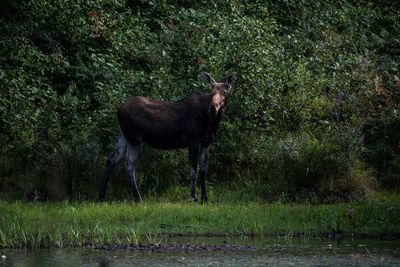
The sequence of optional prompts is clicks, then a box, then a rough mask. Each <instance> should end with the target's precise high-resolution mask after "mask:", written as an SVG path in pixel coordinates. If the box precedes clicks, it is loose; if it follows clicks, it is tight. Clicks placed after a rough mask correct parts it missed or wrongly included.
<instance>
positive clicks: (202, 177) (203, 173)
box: [199, 147, 208, 204]
mask: <svg viewBox="0 0 400 267" xmlns="http://www.w3.org/2000/svg"><path fill="white" fill-rule="evenodd" d="M207 160H208V147H203V148H202V149H201V153H200V159H199V165H200V174H199V182H200V187H201V203H202V204H203V203H206V202H207V200H208V197H207V190H206V177H207V169H208V167H207Z"/></svg>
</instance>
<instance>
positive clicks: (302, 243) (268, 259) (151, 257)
mask: <svg viewBox="0 0 400 267" xmlns="http://www.w3.org/2000/svg"><path fill="white" fill-rule="evenodd" d="M168 243H170V244H188V243H190V244H214V245H218V244H224V243H228V244H232V245H234V244H241V245H251V246H257V250H256V251H240V250H236V251H233V250H227V251H206V250H196V251H172V252H160V251H157V250H155V251H132V250H126V249H119V250H113V251H106V250H95V249H89V248H65V249H40V250H0V255H4V256H5V258H4V259H3V258H2V259H1V260H0V266H27V267H30V266H101V267H106V266H133V265H134V266H146V265H147V266H176V265H180V266H204V265H208V266H214V265H218V266H219V265H223V266H244V265H251V266H254V265H258V266H260V265H262V266H288V265H294V266H298V265H300V266H304V265H306V266H348V265H352V266H400V245H399V242H398V241H387V240H356V241H351V240H342V241H336V240H332V239H318V240H316V239H288V240H287V239H251V238H228V237H224V238H193V237H192V238H179V239H178V238H174V239H170V240H168Z"/></svg>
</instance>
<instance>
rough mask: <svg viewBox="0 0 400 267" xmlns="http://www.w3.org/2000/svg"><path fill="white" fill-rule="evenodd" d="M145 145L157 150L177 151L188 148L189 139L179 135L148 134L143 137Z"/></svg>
mask: <svg viewBox="0 0 400 267" xmlns="http://www.w3.org/2000/svg"><path fill="white" fill-rule="evenodd" d="M142 140H143V142H144V143H146V144H148V145H150V146H152V147H154V148H157V149H175V148H184V147H187V146H188V143H189V142H188V138H187V137H186V136H185V135H183V134H179V133H172V132H171V133H168V132H164V133H158V134H152V133H146V134H144V135H143V136H142Z"/></svg>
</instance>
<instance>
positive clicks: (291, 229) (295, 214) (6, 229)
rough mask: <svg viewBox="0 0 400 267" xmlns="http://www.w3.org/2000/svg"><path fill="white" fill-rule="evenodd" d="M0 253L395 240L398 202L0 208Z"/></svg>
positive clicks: (392, 198) (386, 198) (380, 198)
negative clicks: (213, 240) (266, 240)
mask: <svg viewBox="0 0 400 267" xmlns="http://www.w3.org/2000/svg"><path fill="white" fill-rule="evenodd" d="M0 212H1V216H0V247H3V248H5V247H12V248H16V247H64V246H82V245H103V244H139V243H160V242H162V241H163V237H164V236H165V235H166V234H182V235H210V234H211V235H213V234H215V235H257V236H264V235H272V236H275V235H282V234H283V235H286V237H291V236H293V235H298V234H301V235H305V236H315V235H323V234H328V233H344V234H350V233H354V234H366V235H380V234H399V233H400V197H399V196H397V195H393V194H391V195H387V194H384V195H377V194H375V195H374V196H371V197H369V198H368V199H364V200H361V201H357V202H351V203H345V204H330V205H307V204H291V205H285V204H282V203H274V204H263V203H246V204H245V205H244V204H240V203H234V204H229V203H219V204H209V205H204V206H196V205H193V204H190V203H184V204H179V203H155V202H151V203H145V204H133V203H131V202H118V203H117V202H115V203H101V204H100V203H91V202H85V203H68V202H63V203H49V204H36V203H25V202H12V203H10V202H5V201H0Z"/></svg>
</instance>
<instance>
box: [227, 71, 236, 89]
mask: <svg viewBox="0 0 400 267" xmlns="http://www.w3.org/2000/svg"><path fill="white" fill-rule="evenodd" d="M235 82H236V74H235V73H232V74H231V75H229V76H228V77H226V79H225V83H226V84H227V85H228V87H229V90H231V89H232V87H233V85H234V84H235Z"/></svg>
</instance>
